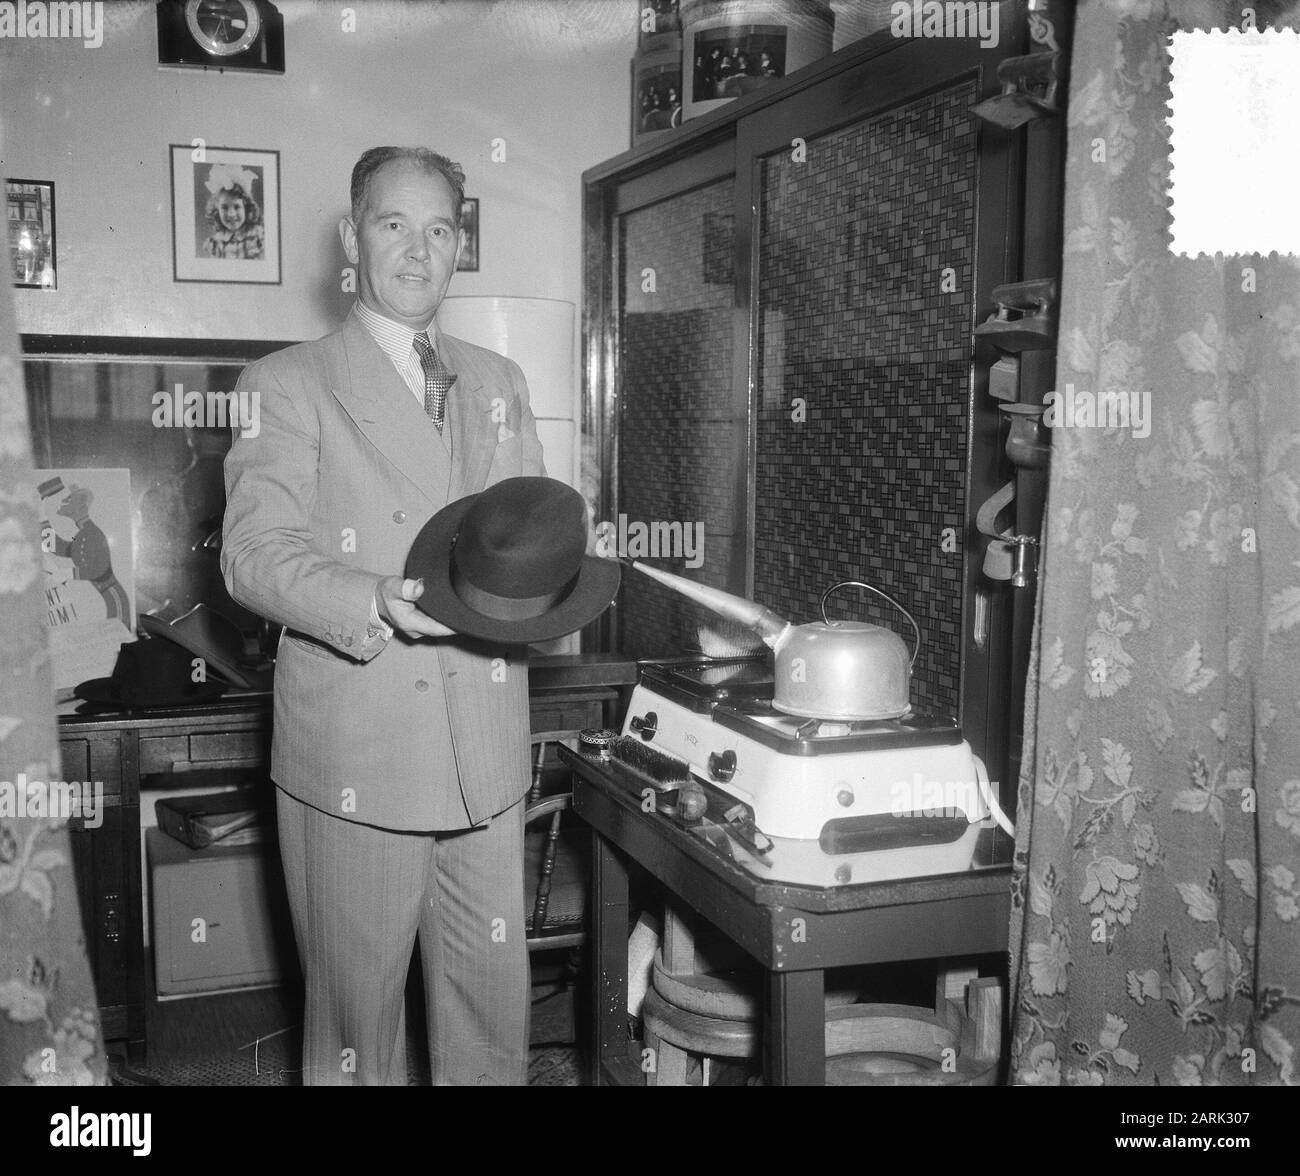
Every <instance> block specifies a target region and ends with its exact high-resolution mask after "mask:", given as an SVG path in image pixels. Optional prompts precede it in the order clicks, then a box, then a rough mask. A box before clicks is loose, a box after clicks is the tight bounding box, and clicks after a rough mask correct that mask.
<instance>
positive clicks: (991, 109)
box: [971, 53, 1061, 131]
mask: <svg viewBox="0 0 1300 1176" xmlns="http://www.w3.org/2000/svg"><path fill="white" fill-rule="evenodd" d="M1060 63H1061V54H1060V53H1030V54H1027V55H1026V56H1024V57H1008V58H1007V59H1006V60H1005V61H1004V62H1002V64H1001V65H999V66H998V81H999V82H1001V83H1002V93H1000V94H994V95H993V97H992V98H985V99H984V101H983V102H979V103H976V104H975V105H974V106H972V107H971V113H972V114H974V115H975V116H976V117H978V118H982V119H983V120H984V121H985V122H990V123H992V124H993V125H994V126H997V127H1001V128H1002V129H1003V130H1007V131H1014V130H1016V128H1018V127H1022V126H1024V125H1025V123H1027V122H1033V121H1034V119H1037V118H1047V117H1050V116H1052V115H1057V114H1060V113H1061V108H1060V107H1059V106H1058V105H1057V103H1056V90H1057V87H1058V86H1059V84H1060V80H1061V71H1060Z"/></svg>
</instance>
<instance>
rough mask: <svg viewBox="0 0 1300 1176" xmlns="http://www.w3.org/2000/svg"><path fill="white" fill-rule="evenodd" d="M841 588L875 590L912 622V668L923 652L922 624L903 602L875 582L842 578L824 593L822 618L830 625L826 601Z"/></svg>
mask: <svg viewBox="0 0 1300 1176" xmlns="http://www.w3.org/2000/svg"><path fill="white" fill-rule="evenodd" d="M841 588H865V589H866V590H867V591H868V592H874V593H875V594H876V595H877V596H883V597H884V598H885V599H886V600H887V601H889V603H890V604H892V605H893V606H894V607H895V608H896V609H898V611H899V612H901V613H902V614H903V616H905V617H906V618H907V619H908V620H909V621H910V622H911V625H912V632H914V633H915V634H916V645H915V646H914V647H913V649H912V660H911V661H909V662H908V663H907V668H908V669H909V670H910V669H912V667H913V666H915V665H916V655H917V654H918V653H920V652H921V626H920V625H918V624H917V623H916V618H915V617H914V616H912V614H911V613H910V612H908V611H907V609H905V608H904V607H903V606H902V605H901V604H899V603H898V601H896V600H895V599H894V598H893V597H892V596H890V595H889V593H888V592H882V591H881V590H880V589H879V588H877V587H876V586H875V585H874V584H868V583H866V582H865V581H863V580H841V581H840V582H839V583H838V584H832V585H831V586H830V587H829V588H827V589H826V591H825V592H823V593H822V620H823V621H825V622H826V623H827V624H828V625H829V624H830V623H831V619H830V617H828V616H827V615H826V602H827V600H829V599H830V595H831V593H832V592H836V591H838V590H839V589H841Z"/></svg>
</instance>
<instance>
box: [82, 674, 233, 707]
mask: <svg viewBox="0 0 1300 1176" xmlns="http://www.w3.org/2000/svg"><path fill="white" fill-rule="evenodd" d="M225 692H226V684H225V683H224V682H214V681H212V680H209V681H207V682H196V683H194V689H193V690H189V691H186V692H185V693H184V694H166V695H164V694H158V695H155V696H153V697H152V698H144V699H141V698H134V699H127V698H123V697H122V695H121V694H120V693H119V691H118V687H117V684H116V683H115V682H114V681H113V679H112V678H91V679H90V680H89V681H86V682H82V683H80V684H79V685H77V686H76V687H74V688H73V691H72V693H73V694H74V695H75V696H76V697H77V698H79V699H81V700H82V701H83V702H93V703H95V704H96V705H99V706H113V707H118V708H120V709H121V710H150V709H153V708H155V707H165V706H191V705H193V704H194V703H197V702H211V701H212V700H213V699H216V698H220V697H221V696H222V695H223V694H224V693H225Z"/></svg>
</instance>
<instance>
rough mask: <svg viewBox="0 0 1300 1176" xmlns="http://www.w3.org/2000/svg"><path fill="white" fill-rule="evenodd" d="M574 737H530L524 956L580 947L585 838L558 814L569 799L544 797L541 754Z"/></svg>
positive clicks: (543, 758)
mask: <svg viewBox="0 0 1300 1176" xmlns="http://www.w3.org/2000/svg"><path fill="white" fill-rule="evenodd" d="M576 734H577V732H576V731H539V732H536V733H535V734H534V735H533V783H532V788H531V789H530V790H529V793H528V810H527V813H526V815H525V817H524V885H525V887H527V894H526V909H527V910H528V912H529V915H528V930H527V939H528V950H529V951H530V952H536V951H550V950H553V949H557V948H568V949H573V948H576V947H578V946H580V945H581V944H583V943H585V942H586V939H587V929H586V913H587V879H588V876H589V873H590V868H589V867H590V859H589V852H588V848H587V847H588V838H587V837H586V836H585V835H583V833H582V831H581V830H579V829H576V828H575V827H573V826H572V825H571V824H566V823H565V821H564V814H565V812H566V811H567V810H568V809H569V807H570V803H571V801H572V793H571V792H569V791H567V790H566V791H563V792H559V793H554V794H552V795H549V796H548V795H545V792H544V787H543V786H544V783H545V781H546V776H547V774H548V767H547V753H548V751H549V750H550V749H551V748H552V747H553V745H554V744H556V743H558V742H559V741H560V740H561V739H567V738H570V737H572V736H575V735H576Z"/></svg>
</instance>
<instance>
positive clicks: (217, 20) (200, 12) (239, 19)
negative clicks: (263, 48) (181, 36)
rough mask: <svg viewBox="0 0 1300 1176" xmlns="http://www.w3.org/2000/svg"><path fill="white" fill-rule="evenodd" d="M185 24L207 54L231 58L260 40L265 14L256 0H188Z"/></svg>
mask: <svg viewBox="0 0 1300 1176" xmlns="http://www.w3.org/2000/svg"><path fill="white" fill-rule="evenodd" d="M185 24H186V25H187V26H188V28H189V30H190V35H191V36H192V37H193V38H194V40H195V41H196V42H197V43H198V44H199V45H200V46H201V47H202V49H203V50H204V52H206V53H211V54H212V55H213V56H214V57H231V56H233V55H234V54H236V53H242V52H243V51H244V50H245V49H247V48H248V47H249V46H250V45H251V44H252V43H253V42H254V41H256V40H257V34H258V33H260V32H261V31H262V14H261V12H259V11H258V8H257V5H256V4H255V3H253V0H186V4H185Z"/></svg>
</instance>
